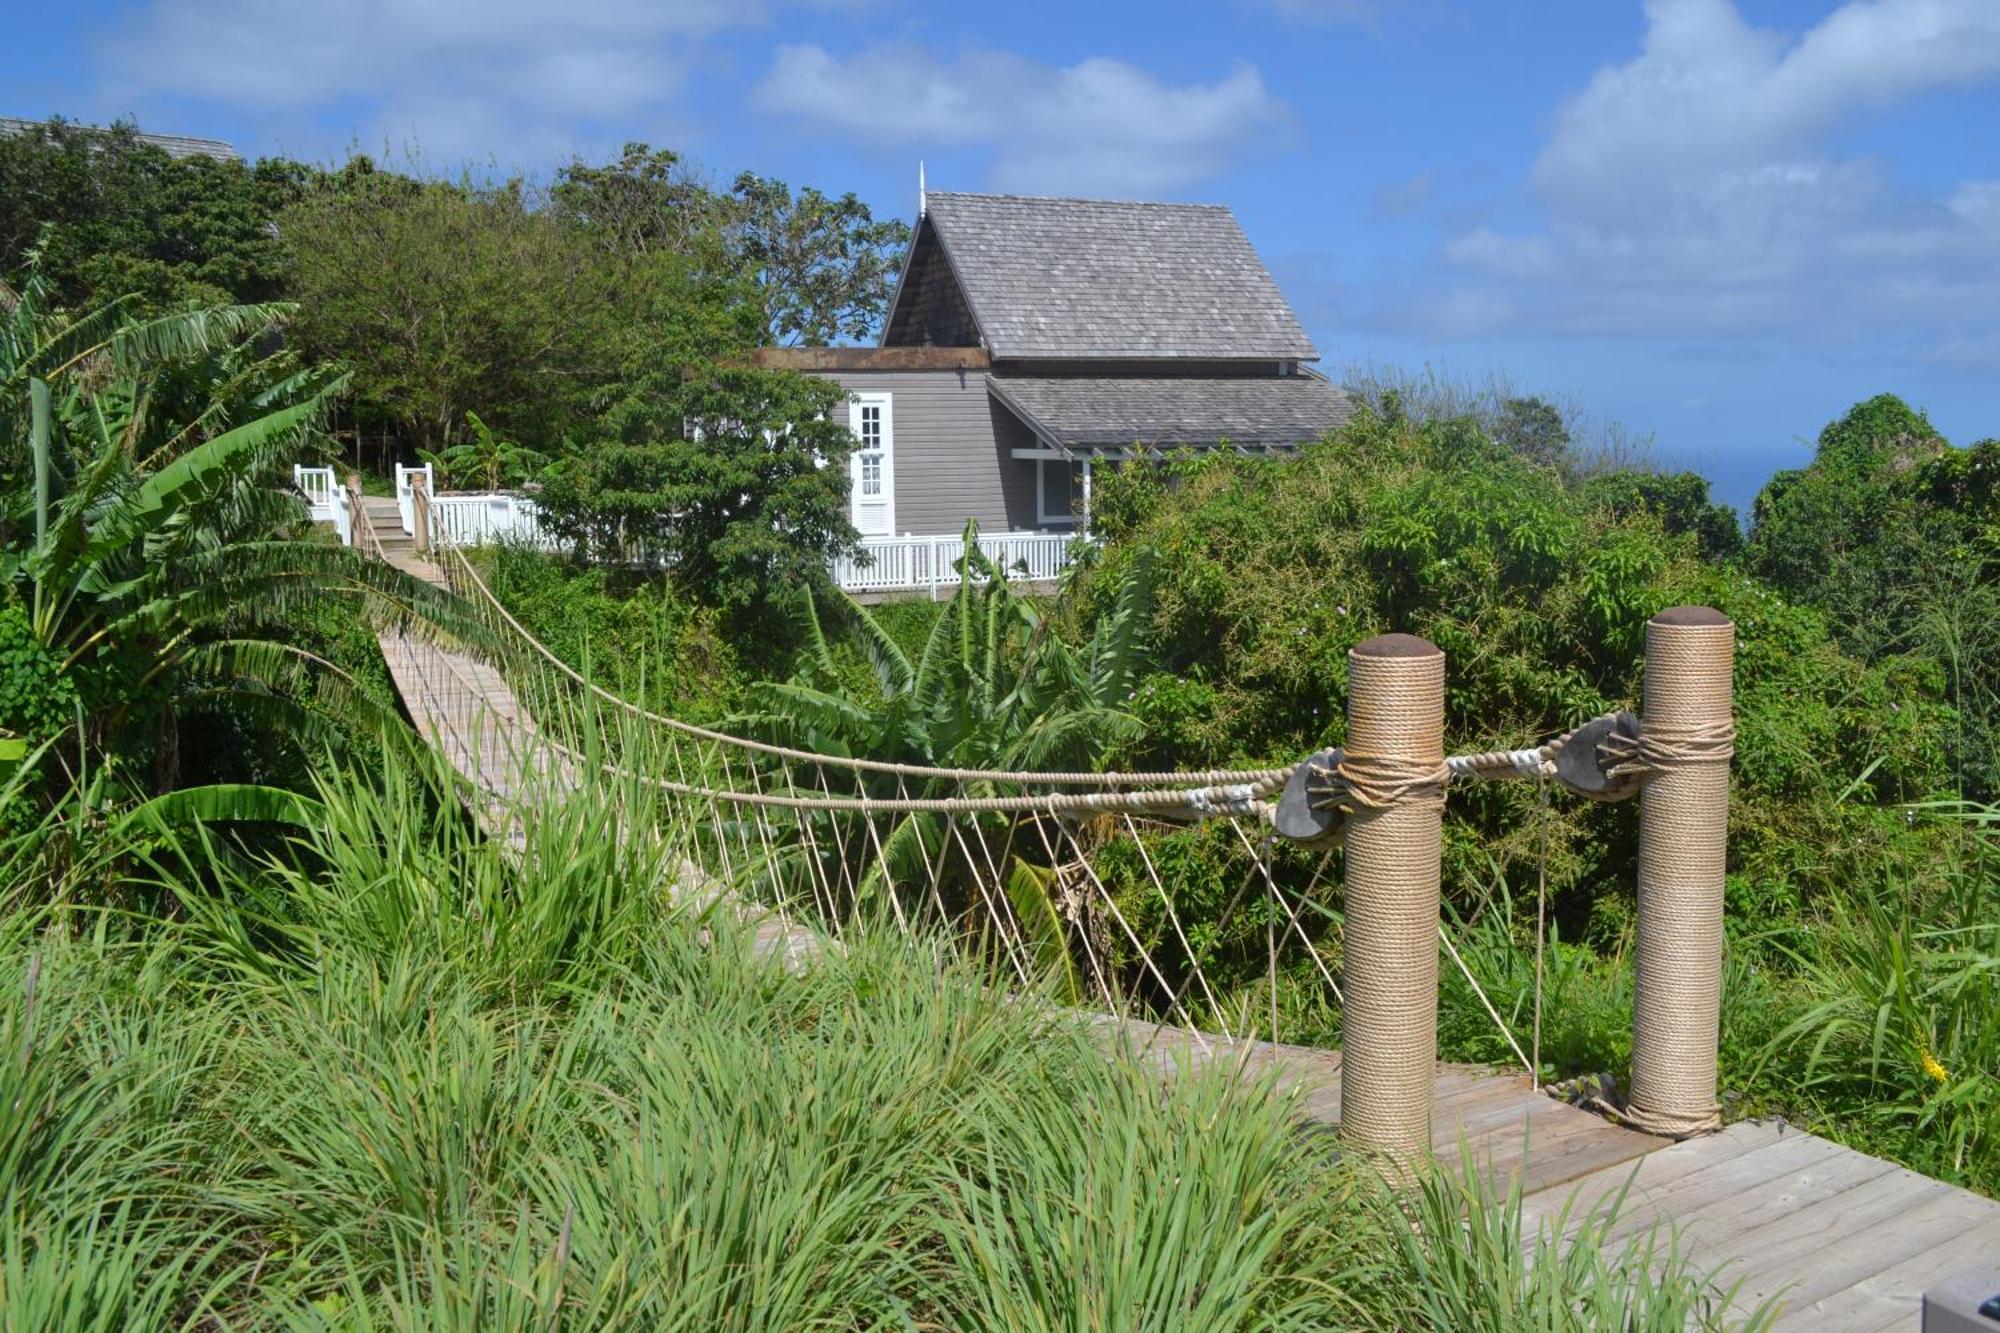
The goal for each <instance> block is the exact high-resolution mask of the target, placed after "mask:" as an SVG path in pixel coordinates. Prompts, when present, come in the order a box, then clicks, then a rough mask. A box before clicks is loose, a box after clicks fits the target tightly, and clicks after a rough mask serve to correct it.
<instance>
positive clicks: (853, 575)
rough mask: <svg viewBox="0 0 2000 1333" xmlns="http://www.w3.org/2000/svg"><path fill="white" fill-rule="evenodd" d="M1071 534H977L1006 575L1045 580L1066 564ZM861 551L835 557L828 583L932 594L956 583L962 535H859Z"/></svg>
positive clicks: (857, 588) (982, 549)
mask: <svg viewBox="0 0 2000 1333" xmlns="http://www.w3.org/2000/svg"><path fill="white" fill-rule="evenodd" d="M1080 540H1084V538H1082V537H1081V536H1080V534H1077V533H1073V532H1003V533H996V534H994V535H992V536H981V537H980V538H979V550H980V552H981V554H983V555H984V556H985V557H986V558H987V559H988V560H991V561H992V562H993V563H994V564H996V565H998V566H1000V568H1001V569H1003V570H1005V571H1006V573H1007V576H1008V577H1009V578H1025V579H1029V580H1032V581H1035V582H1045V581H1048V580H1051V579H1054V578H1056V577H1058V576H1059V575H1061V573H1062V572H1063V570H1065V569H1067V568H1068V567H1069V563H1070V558H1071V552H1072V549H1073V547H1074V546H1075V544H1076V543H1077V542H1078V541H1080ZM861 549H862V551H863V552H865V553H866V554H867V555H868V557H869V560H868V562H867V563H866V564H864V563H863V562H862V560H861V559H860V558H859V557H857V556H841V557H839V558H838V559H836V560H835V561H834V562H833V581H834V582H835V583H838V584H839V585H840V586H841V587H843V588H845V589H847V590H848V591H849V592H901V591H906V590H908V589H912V588H929V589H931V590H932V592H933V593H935V592H937V591H938V590H939V589H941V588H945V587H949V586H951V585H953V584H956V583H957V582H958V570H957V569H956V568H954V566H955V564H956V562H957V560H958V559H959V557H960V556H961V555H962V554H963V553H964V551H965V539H964V538H963V537H959V536H950V537H907V536H906V537H863V538H862V539H861Z"/></svg>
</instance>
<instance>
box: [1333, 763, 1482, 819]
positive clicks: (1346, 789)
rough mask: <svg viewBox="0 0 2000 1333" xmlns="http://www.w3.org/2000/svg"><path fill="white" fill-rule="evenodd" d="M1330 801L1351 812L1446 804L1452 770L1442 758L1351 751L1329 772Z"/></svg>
mask: <svg viewBox="0 0 2000 1333" xmlns="http://www.w3.org/2000/svg"><path fill="white" fill-rule="evenodd" d="M1328 776H1330V777H1332V778H1333V779H1334V781H1333V782H1330V783H1329V784H1328V785H1327V787H1326V788H1325V790H1326V792H1327V794H1328V798H1329V800H1330V801H1331V802H1332V803H1333V804H1334V805H1335V806H1336V807H1337V808H1339V809H1341V810H1343V811H1345V812H1346V813H1348V814H1355V813H1357V812H1359V811H1362V810H1387V809H1389V808H1390V807H1392V806H1398V805H1417V806H1426V805H1438V806H1441V805H1443V804H1444V789H1445V783H1446V782H1448V781H1449V780H1450V778H1451V769H1450V767H1449V766H1447V765H1446V764H1445V762H1444V761H1443V760H1441V759H1438V760H1424V759H1412V758H1410V757H1409V756H1408V755H1399V754H1359V753H1356V752H1355V751H1352V750H1349V751H1348V752H1347V753H1346V754H1345V755H1343V756H1342V758H1341V760H1340V763H1339V764H1338V765H1337V766H1335V767H1334V768H1333V769H1332V770H1331V771H1330V772H1329V774H1328Z"/></svg>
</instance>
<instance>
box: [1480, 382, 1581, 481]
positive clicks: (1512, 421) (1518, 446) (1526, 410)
mask: <svg viewBox="0 0 2000 1333" xmlns="http://www.w3.org/2000/svg"><path fill="white" fill-rule="evenodd" d="M1493 438H1494V439H1496V440H1498V441H1499V442H1500V443H1501V444H1503V445H1505V446H1507V448H1509V449H1511V450H1512V451H1513V452H1515V453H1517V454H1519V455H1520V456H1521V457H1523V458H1525V459H1527V460H1528V461H1529V462H1531V463H1535V464H1537V465H1539V466H1541V467H1556V466H1558V465H1560V464H1561V463H1562V461H1563V456H1564V454H1565V453H1567V452H1568V450H1569V427H1568V426H1567V425H1565V424H1564V423H1563V416H1562V413H1561V412H1560V411H1558V410H1557V409H1556V407H1555V405H1554V404H1552V403H1550V402H1548V401H1547V400H1546V399H1542V398H1509V399H1507V400H1506V401H1505V402H1503V403H1501V404H1500V415H1499V418H1498V420H1496V421H1495V422H1494V423H1493Z"/></svg>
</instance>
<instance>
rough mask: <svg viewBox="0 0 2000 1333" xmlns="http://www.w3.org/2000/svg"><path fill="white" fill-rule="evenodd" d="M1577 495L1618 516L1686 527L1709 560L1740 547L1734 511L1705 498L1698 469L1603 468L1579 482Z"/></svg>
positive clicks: (1672, 530) (1678, 529) (1676, 530)
mask: <svg viewBox="0 0 2000 1333" xmlns="http://www.w3.org/2000/svg"><path fill="white" fill-rule="evenodd" d="M1582 492H1583V497H1584V499H1585V500H1586V501H1588V502H1589V503H1590V504H1591V505H1593V506H1595V507H1597V508H1601V509H1603V510H1605V511H1606V512H1608V513H1610V514H1612V515H1614V516H1615V517H1618V518H1624V517H1626V516H1627V515H1630V514H1640V513H1644V514H1651V515H1653V516H1654V517H1655V518H1657V519H1659V520H1660V526H1661V527H1663V528H1665V529H1666V530H1667V532H1668V534H1669V535H1671V536H1678V535H1680V534H1681V533H1684V532H1691V533H1693V534H1694V535H1695V537H1696V539H1697V540H1699V541H1700V543H1701V551H1702V554H1703V555H1705V556H1707V557H1708V558H1709V559H1711V560H1733V559H1735V558H1736V557H1737V556H1739V555H1741V554H1742V553H1743V529H1742V527H1741V526H1740V525H1739V524H1738V523H1737V521H1736V511H1735V510H1734V509H1731V508H1730V507H1729V506H1728V505H1723V504H1714V503H1712V502H1711V501H1710V500H1709V498H1708V478H1706V477H1704V476H1702V475H1701V474H1700V473H1698V472H1673V473H1667V472H1631V471H1620V472H1603V473H1599V474H1598V475H1597V476H1594V477H1590V478H1588V479H1586V480H1585V481H1584V482H1583V485H1582Z"/></svg>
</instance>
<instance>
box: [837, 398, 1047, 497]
mask: <svg viewBox="0 0 2000 1333" xmlns="http://www.w3.org/2000/svg"><path fill="white" fill-rule="evenodd" d="M826 378H828V379H831V380H833V381H834V382H835V383H837V384H839V385H840V386H841V387H842V388H844V389H847V390H849V391H850V392H853V393H886V394H889V395H891V401H892V408H891V410H892V412H893V414H894V417H893V419H894V422H895V432H896V458H895V469H896V471H895V481H896V531H897V532H898V533H899V534H900V533H906V532H908V533H916V534H918V535H919V536H938V535H940V534H949V533H955V532H958V531H959V530H960V529H962V528H963V527H964V526H965V521H966V520H967V519H968V518H971V519H977V520H978V522H979V528H980V531H982V532H995V533H997V532H1033V531H1036V530H1037V529H1039V528H1040V527H1041V525H1040V524H1039V523H1037V522H1036V521H1035V465H1034V464H1033V463H1032V462H1026V461H1023V460H1020V459H1017V458H1015V457H1014V456H1013V450H1014V449H1016V448H1029V447H1032V446H1033V445H1034V444H1035V437H1034V436H1033V435H1032V434H1031V433H1030V432H1029V430H1028V428H1027V427H1026V426H1023V425H1022V424H1021V423H1020V421H1019V420H1018V419H1016V418H1015V416H1014V415H1013V413H1011V412H1009V411H1007V409H1006V408H1004V407H1001V406H1000V405H999V404H998V403H995V402H993V401H992V399H991V398H990V397H988V395H987V392H986V373H985V372H984V371H978V370H933V371H882V372H870V371H840V372H836V373H832V374H829V375H828V376H826Z"/></svg>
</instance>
